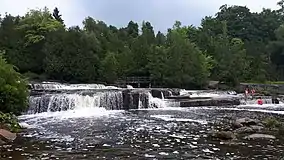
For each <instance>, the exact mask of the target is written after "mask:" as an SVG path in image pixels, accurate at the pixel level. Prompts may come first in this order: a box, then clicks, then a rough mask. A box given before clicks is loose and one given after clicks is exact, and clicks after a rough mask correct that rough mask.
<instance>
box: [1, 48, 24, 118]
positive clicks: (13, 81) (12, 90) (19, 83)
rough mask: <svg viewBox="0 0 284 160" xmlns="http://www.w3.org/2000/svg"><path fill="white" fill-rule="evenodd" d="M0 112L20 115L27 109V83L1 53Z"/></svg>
mask: <svg viewBox="0 0 284 160" xmlns="http://www.w3.org/2000/svg"><path fill="white" fill-rule="evenodd" d="M0 73H1V74H0V111H2V112H4V113H14V114H20V113H21V112H22V111H24V110H25V109H26V107H27V94H28V93H27V83H26V82H25V81H24V80H23V79H22V77H21V75H20V74H19V73H17V72H16V71H15V70H14V66H13V65H10V64H7V63H6V60H5V59H4V58H3V53H0Z"/></svg>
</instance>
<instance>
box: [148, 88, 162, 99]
mask: <svg viewBox="0 0 284 160" xmlns="http://www.w3.org/2000/svg"><path fill="white" fill-rule="evenodd" d="M151 94H152V96H153V97H155V98H160V99H162V98H163V97H164V95H163V92H162V91H161V90H157V89H152V90H151Z"/></svg>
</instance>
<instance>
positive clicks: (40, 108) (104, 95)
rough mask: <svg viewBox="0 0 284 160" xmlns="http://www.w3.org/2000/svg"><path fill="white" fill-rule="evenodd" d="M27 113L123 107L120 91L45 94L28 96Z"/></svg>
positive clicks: (119, 108)
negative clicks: (89, 93)
mask: <svg viewBox="0 0 284 160" xmlns="http://www.w3.org/2000/svg"><path fill="white" fill-rule="evenodd" d="M29 104H30V105H29V106H30V107H29V110H28V111H27V112H28V114H35V113H41V112H56V111H66V110H74V109H82V108H99V107H103V108H105V109H108V110H121V109H123V98H122V92H121V91H117V92H98V93H95V94H91V95H84V94H80V93H74V94H45V95H40V96H31V97H30V98H29Z"/></svg>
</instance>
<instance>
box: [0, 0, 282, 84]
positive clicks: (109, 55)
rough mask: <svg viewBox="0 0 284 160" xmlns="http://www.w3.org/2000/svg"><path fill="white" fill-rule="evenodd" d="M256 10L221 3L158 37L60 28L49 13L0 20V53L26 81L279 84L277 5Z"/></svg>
mask: <svg viewBox="0 0 284 160" xmlns="http://www.w3.org/2000/svg"><path fill="white" fill-rule="evenodd" d="M278 5H279V9H276V10H272V9H263V10H262V12H259V13H256V12H252V11H250V9H249V8H247V7H245V6H228V5H223V6H221V7H220V9H219V11H218V12H217V13H216V14H215V15H214V16H207V17H204V18H203V19H202V20H201V25H200V26H198V27H196V26H193V25H190V26H184V25H182V24H181V22H179V21H176V22H175V24H174V25H173V27H172V28H169V29H168V30H167V32H166V33H162V32H160V31H158V32H155V31H154V30H153V27H152V25H151V23H150V22H148V21H144V22H143V23H142V25H141V26H139V25H138V23H136V22H133V21H130V22H129V23H128V25H127V26H126V27H122V28H117V27H115V26H112V25H107V24H106V23H104V22H103V21H99V20H95V19H93V18H92V17H87V18H85V20H84V21H83V27H82V28H80V27H78V26H72V27H66V26H65V24H64V20H63V19H62V17H61V15H60V12H59V10H58V9H57V8H55V9H54V10H53V12H50V11H49V10H48V9H47V8H44V9H42V10H30V11H29V12H28V13H26V14H25V15H24V16H13V15H10V14H6V15H4V16H1V18H0V37H1V38H0V50H1V51H4V52H5V53H4V55H3V57H4V58H5V59H6V60H7V62H8V63H10V64H13V65H14V66H16V68H17V69H18V71H19V72H20V73H22V74H24V75H26V76H27V77H29V78H31V79H41V80H59V81H65V82H71V83H95V82H106V83H114V82H115V81H116V80H118V79H119V78H124V77H128V76H147V77H150V78H151V80H153V81H157V82H159V83H160V84H162V85H163V86H165V87H180V88H196V87H204V86H205V85H206V84H207V82H208V80H217V81H221V82H224V83H227V84H229V85H231V86H235V85H237V84H238V83H239V82H249V81H251V82H265V81H268V80H269V81H276V80H283V79H284V67H283V66H284V54H283V53H284V23H283V22H284V21H283V20H284V5H283V1H280V2H279V3H278Z"/></svg>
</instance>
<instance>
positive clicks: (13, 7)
mask: <svg viewBox="0 0 284 160" xmlns="http://www.w3.org/2000/svg"><path fill="white" fill-rule="evenodd" d="M278 1H279V0H1V2H0V13H1V14H4V13H5V12H8V13H11V14H12V15H18V14H20V15H24V13H25V12H27V11H28V10H29V9H36V8H43V7H44V6H47V7H48V8H50V10H53V8H54V7H55V6H56V7H58V8H59V10H60V12H61V14H62V15H63V19H64V20H65V23H66V24H67V26H71V25H81V23H82V20H83V19H84V18H85V17H87V16H91V17H93V18H95V19H98V20H103V21H105V22H106V23H107V24H112V25H115V26H117V27H122V26H125V25H127V23H128V22H129V21H130V20H133V21H136V22H138V23H139V24H141V22H142V21H143V20H147V21H150V22H151V24H152V25H153V26H154V28H155V30H162V31H165V30H166V29H167V28H170V27H171V26H172V25H173V24H174V22H175V21H176V20H179V21H181V22H182V24H184V25H190V24H194V25H199V23H200V20H201V19H202V18H203V17H204V16H207V15H214V14H215V13H216V12H217V11H218V9H219V7H220V6H221V5H223V4H228V5H246V6H247V7H249V8H250V9H251V10H252V11H256V12H259V11H261V10H262V8H272V9H275V8H277V5H276V4H277V2H278Z"/></svg>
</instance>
